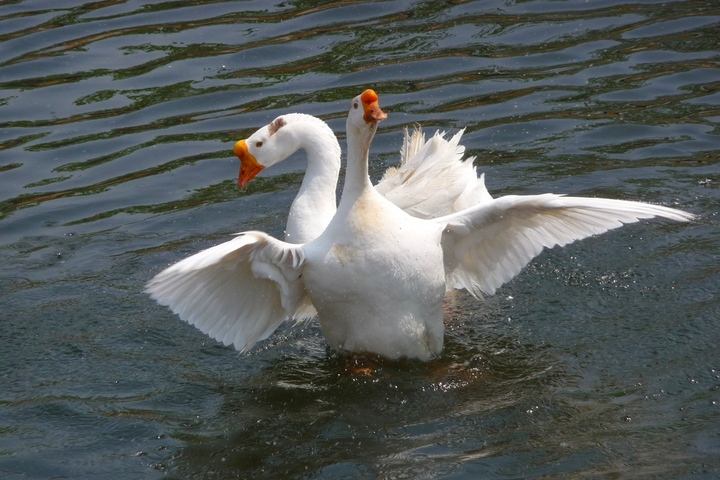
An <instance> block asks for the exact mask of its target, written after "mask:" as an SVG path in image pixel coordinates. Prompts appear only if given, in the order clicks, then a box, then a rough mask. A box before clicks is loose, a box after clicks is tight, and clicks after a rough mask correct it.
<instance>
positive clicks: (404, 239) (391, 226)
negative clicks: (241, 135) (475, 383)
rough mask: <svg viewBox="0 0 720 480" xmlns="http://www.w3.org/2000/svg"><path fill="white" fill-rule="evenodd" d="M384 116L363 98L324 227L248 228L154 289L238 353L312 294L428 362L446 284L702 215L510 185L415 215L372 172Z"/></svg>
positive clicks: (473, 284) (329, 334)
mask: <svg viewBox="0 0 720 480" xmlns="http://www.w3.org/2000/svg"><path fill="white" fill-rule="evenodd" d="M383 118H384V113H383V112H382V111H381V110H380V107H379V104H378V100H377V95H376V94H375V93H374V92H373V91H371V90H367V91H365V92H363V94H362V95H360V96H358V97H356V98H354V99H353V101H352V103H351V108H350V112H349V113H348V119H347V142H348V165H347V172H346V176H345V184H344V188H343V193H342V197H341V199H340V204H339V206H338V208H337V211H336V213H335V215H334V216H333V217H332V219H331V220H330V221H329V223H328V224H327V227H326V228H325V229H324V230H323V232H322V233H320V234H319V236H317V237H316V238H314V239H312V240H311V241H309V242H307V243H304V244H292V243H288V242H283V241H280V240H277V239H274V238H272V237H270V236H268V235H266V234H264V233H262V232H244V233H241V234H239V235H238V236H237V237H236V238H234V239H232V240H230V241H228V242H225V243H222V244H220V245H217V246H215V247H211V248H209V249H207V250H204V251H202V252H199V253H197V254H195V255H193V256H191V257H189V258H186V259H184V260H182V261H180V262H178V263H176V264H175V265H172V266H170V267H168V268H167V269H165V270H163V271H162V272H160V273H159V274H157V275H156V276H155V277H154V278H153V279H152V280H151V281H150V282H149V283H148V286H147V291H148V292H149V293H150V295H151V296H152V297H153V298H154V299H155V300H157V301H158V302H159V303H161V304H163V305H167V306H169V307H170V308H171V309H172V310H173V311H174V312H175V313H177V314H178V315H179V316H180V317H181V318H182V319H183V320H185V321H187V322H189V323H191V324H193V325H195V326H196V327H198V328H199V329H200V330H201V331H202V332H204V333H206V334H208V335H209V336H211V337H212V338H214V339H216V340H218V341H221V342H223V343H224V344H226V345H230V344H232V345H234V346H235V348H237V349H238V350H240V351H244V350H247V349H249V348H251V347H252V346H253V345H254V344H255V343H256V342H257V341H259V340H262V339H264V338H267V337H268V336H269V335H270V334H272V332H273V331H274V330H275V329H276V328H277V327H278V325H280V323H282V322H283V321H285V320H289V319H302V318H306V317H307V316H309V315H311V314H312V309H311V308H309V305H312V304H314V305H315V307H316V308H317V313H318V317H319V321H320V325H321V328H322V331H323V334H324V335H325V337H326V338H327V340H328V343H329V344H330V345H331V346H332V347H333V348H336V349H338V350H342V351H349V352H371V353H377V354H380V355H383V356H385V357H388V358H399V357H407V358H417V359H421V360H427V359H429V358H431V357H433V356H435V355H437V354H439V353H440V352H441V350H442V344H443V332H444V327H443V319H442V309H441V306H442V300H443V296H444V293H445V291H446V289H447V288H448V287H458V288H465V289H466V290H468V291H469V292H470V293H471V294H473V295H475V296H480V295H482V294H493V293H495V291H496V289H497V288H499V287H500V286H501V285H502V284H503V283H505V282H507V281H509V280H510V279H511V278H513V277H514V276H515V275H517V274H518V273H519V272H520V270H521V269H522V268H523V267H524V266H525V265H527V263H528V262H529V261H530V260H531V259H532V258H534V257H535V256H537V255H538V254H539V253H540V252H541V251H542V250H543V248H552V247H553V246H556V245H560V246H562V245H566V244H568V243H570V242H573V241H575V240H579V239H581V238H585V237H588V236H591V235H595V234H599V233H602V232H605V231H608V230H611V229H614V228H618V227H620V226H622V225H623V224H626V223H633V222H636V221H638V220H640V219H643V218H652V217H656V216H657V217H664V218H668V219H671V220H675V221H688V220H690V219H692V218H693V215H691V214H689V213H686V212H683V211H681V210H676V209H672V208H668V207H662V206H656V205H648V204H644V203H639V202H630V201H622V200H610V199H602V198H582V197H564V196H561V195H555V194H543V195H523V196H513V195H509V196H504V197H500V198H497V199H491V200H489V201H485V202H480V203H478V204H476V205H474V206H471V207H469V208H466V209H462V210H460V211H455V212H452V213H449V214H447V215H444V216H442V217H439V218H434V219H421V218H417V217H414V216H412V215H410V214H408V213H407V212H406V211H405V210H403V209H401V208H399V207H398V206H397V205H396V204H394V203H393V202H391V201H390V200H388V198H387V197H386V196H384V195H382V194H381V193H379V192H378V191H377V189H376V188H375V187H373V185H372V184H371V183H370V180H369V177H368V175H367V172H368V169H367V168H368V164H367V161H368V151H369V147H370V143H371V141H372V138H373V136H374V134H375V130H376V128H377V123H378V121H380V120H382V119H383ZM258 141H260V140H258ZM241 148H247V145H245V146H244V147H242V146H241ZM243 168H250V169H252V168H256V167H253V166H252V165H250V166H247V165H244V166H243ZM241 176H242V174H241Z"/></svg>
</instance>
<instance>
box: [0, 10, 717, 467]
mask: <svg viewBox="0 0 720 480" xmlns="http://www.w3.org/2000/svg"><path fill="white" fill-rule="evenodd" d="M719 26H720V5H719V4H718V3H717V2H715V1H710V0H708V1H687V2H672V1H662V2H659V1H658V2H655V1H633V0H607V1H586V2H558V1H527V2H512V1H505V0H503V1H482V2H416V3H413V2H407V1H387V2H376V3H359V2H352V1H349V2H311V1H295V2H293V1H285V2H279V3H275V4H271V3H270V2H265V1H248V2H220V1H215V2H163V1H151V0H129V1H121V0H111V1H105V2H88V3H84V4H83V3H82V2H79V1H77V0H75V1H62V0H55V1H49V0H45V1H41V0H37V1H9V2H4V3H3V5H2V6H0V41H1V43H0V149H1V154H0V306H1V308H0V312H1V313H0V322H1V323H0V476H2V478H5V479H25V478H49V477H52V478H72V479H81V478H115V479H123V478H128V479H136V478H160V477H166V478H177V479H181V478H218V479H227V478H312V479H326V478H327V479H329V478H448V479H475V478H537V477H543V478H567V477H573V478H585V477H591V478H597V477H602V478H617V477H621V478H623V477H641V478H645V477H649V478H658V477H660V478H716V477H717V476H718V475H720V354H718V351H719V350H718V345H719V344H720V328H718V317H719V314H720V300H718V298H720V296H719V295H718V294H720V287H719V286H720V268H719V267H718V265H719V262H718V259H719V257H718V251H720V250H719V247H720V235H719V234H718V232H719V231H720V230H718V211H719V210H720V190H718V185H720V170H719V169H718V166H717V163H718V160H720V136H719V135H718V124H719V122H720V62H719V60H720V35H718V31H719V30H718V27H719ZM369 86H371V87H374V88H376V89H377V90H378V92H379V93H380V95H381V101H382V105H383V108H385V109H386V111H387V112H388V113H389V114H390V118H389V119H388V121H386V122H384V123H383V124H382V126H381V130H380V133H379V135H378V136H377V138H376V141H375V144H374V147H373V154H372V157H371V161H372V166H371V171H372V175H373V177H374V178H378V177H379V176H380V175H381V173H382V172H383V171H384V169H385V168H386V167H387V166H389V165H392V164H394V162H396V161H397V154H396V152H397V150H398V149H399V146H400V142H401V131H402V128H403V127H404V126H406V125H411V124H413V123H415V122H419V123H421V124H422V125H423V126H424V127H425V128H426V129H427V131H432V130H434V129H436V128H442V129H449V130H452V131H454V130H456V129H458V128H461V127H467V133H466V135H465V137H464V144H465V145H466V146H467V147H468V150H469V152H470V153H471V154H474V155H477V156H478V158H479V160H478V162H477V165H478V167H479V170H481V171H484V172H485V173H486V175H487V183H488V187H489V189H490V191H491V192H493V193H494V194H496V195H500V194H505V193H519V194H530V193H542V192H548V191H552V192H558V193H572V194H577V195H588V196H607V197H613V198H623V199H637V200H643V201H648V202H654V203H660V204H663V205H669V206H677V207H679V208H683V209H686V210H689V211H691V212H694V213H696V214H698V215H699V216H700V218H699V220H698V221H697V222H695V223H693V224H691V225H678V224H671V223H668V222H659V221H652V222H644V223H642V224H640V225H633V226H630V227H626V228H623V229H621V230H619V231H615V232H611V233H610V234H606V235H604V236H601V237H598V238H592V239H589V240H586V241H583V242H580V243H578V244H574V245H571V246H569V247H567V248H563V249H555V250H552V251H549V252H545V253H543V254H542V255H541V256H540V257H539V258H538V259H536V260H535V261H534V262H533V263H532V264H531V265H530V266H529V267H528V268H527V269H526V270H525V271H523V273H522V274H521V275H520V276H519V277H518V278H516V279H515V280H514V281H513V282H511V283H510V284H508V285H507V286H505V287H503V288H502V289H501V290H500V291H499V292H498V294H497V295H495V296H493V297H490V298H487V299H486V301H484V302H477V301H475V300H473V299H471V298H469V297H468V296H467V295H464V294H459V295H457V297H456V299H455V303H454V304H453V305H452V306H449V307H448V312H447V315H446V322H447V324H448V330H447V335H446V349H445V351H444V353H443V355H442V356H441V357H440V358H439V359H437V360H435V361H432V362H430V363H428V364H421V363H416V362H401V363H388V364H381V365H378V366H377V367H376V370H375V372H374V374H373V375H371V376H367V377H365V376H360V375H353V374H351V373H349V371H348V370H349V367H350V365H348V360H346V359H343V358H338V357H337V356H335V355H334V354H333V353H332V352H329V351H327V349H326V346H325V343H324V341H323V339H322V336H321V335H320V332H319V329H318V327H317V325H316V324H315V323H311V324H309V325H306V326H304V327H298V328H284V329H282V330H281V331H280V332H279V333H278V334H276V335H275V336H274V337H272V338H271V339H270V340H269V341H268V342H266V343H264V344H263V345H261V346H260V347H258V348H257V349H256V350H254V351H253V352H251V353H250V354H247V355H239V354H237V353H236V352H234V351H233V350H231V349H228V348H224V347H221V346H219V345H217V344H216V343H214V342H213V341H211V340H209V339H208V338H206V337H204V336H203V335H202V334H200V333H199V332H197V331H196V330H194V329H193V328H192V327H190V326H188V325H186V324H184V323H183V322H181V321H179V320H178V319H177V318H176V317H175V316H173V315H172V314H171V313H170V312H169V311H167V310H166V309H164V308H162V307H159V306H157V305H155V304H154V303H153V302H152V301H151V300H150V299H149V298H148V297H147V296H146V295H144V294H143V293H142V288H143V284H144V283H145V282H146V281H147V280H148V279H149V278H151V277H152V275H153V274H155V273H157V272H158V271H159V270H160V269H162V268H163V267H164V266H166V265H168V264H169V263H172V262H174V261H177V260H179V259H181V258H183V257H184V256H186V255H188V254H190V253H193V252H195V251H197V250H199V249H201V248H204V247H207V246H210V245H213V244H216V243H218V242H220V241H223V240H225V239H227V238H228V235H229V234H230V233H232V232H236V231H239V230H248V229H259V230H265V231H267V232H269V233H272V234H274V235H281V234H282V228H283V225H284V222H285V216H286V213H287V211H288V206H289V204H290V202H291V201H292V198H293V197H294V195H295V193H296V191H297V189H298V186H299V183H300V181H301V178H302V174H301V172H302V168H303V162H304V159H303V158H302V156H300V155H298V156H297V157H295V158H293V159H292V160H291V161H290V162H286V163H285V164H284V165H283V166H282V167H281V168H275V169H269V170H268V171H266V172H263V173H264V175H263V177H262V178H260V179H259V180H258V181H256V182H255V183H254V184H252V186H251V188H249V189H248V190H247V191H244V192H242V191H239V190H237V189H236V187H235V186H234V179H235V177H236V175H237V169H238V165H237V160H235V159H234V158H233V157H232V156H231V155H230V150H231V148H232V143H233V142H234V141H235V140H237V139H238V138H242V137H244V136H247V135H248V134H249V133H250V132H252V131H253V130H255V129H256V128H258V127H260V126H262V125H264V124H266V123H267V122H268V121H270V120H271V119H273V118H274V117H275V116H276V115H278V114H281V113H287V112H291V111H299V112H306V113H311V114H315V115H319V116H321V117H323V118H325V119H326V120H327V121H328V122H329V123H330V124H331V126H332V128H333V129H334V130H335V131H336V132H338V133H339V134H340V135H341V136H342V135H343V129H344V117H345V113H346V111H347V108H348V100H349V99H350V98H351V97H353V96H354V95H356V94H357V93H359V92H360V91H362V89H364V88H366V87H369Z"/></svg>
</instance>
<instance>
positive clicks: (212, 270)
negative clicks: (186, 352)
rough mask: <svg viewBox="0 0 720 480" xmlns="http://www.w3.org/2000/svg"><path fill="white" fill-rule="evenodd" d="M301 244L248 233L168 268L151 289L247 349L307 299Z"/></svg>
mask: <svg viewBox="0 0 720 480" xmlns="http://www.w3.org/2000/svg"><path fill="white" fill-rule="evenodd" d="M303 262H304V256H303V251H302V246H301V245H292V244H288V243H285V242H281V241H279V240H276V239H274V238H272V237H270V236H268V235H266V234H264V233H262V232H245V233H242V234H239V235H238V236H237V237H235V238H233V239H232V240H230V241H227V242H224V243H221V244H220V245H216V246H214V247H211V248H208V249H206V250H203V251H201V252H199V253H196V254H195V255H192V256H190V257H188V258H186V259H184V260H181V261H180V262H178V263H176V264H174V265H172V266H170V267H168V268H166V269H165V270H163V271H162V272H160V273H159V274H157V275H156V276H155V277H154V278H153V279H152V280H150V282H148V284H147V286H146V291H147V292H148V293H149V294H150V296H151V297H152V298H154V299H155V300H156V301H157V302H158V303H160V304H161V305H165V306H167V307H169V308H170V309H171V310H172V311H173V312H175V313H176V314H177V315H178V316H179V317H180V318H181V319H183V320H184V321H186V322H188V323H190V324H191V325H194V326H195V327H197V328H198V329H199V330H200V331H202V332H203V333H205V334H207V335H208V336H210V337H212V338H214V339H215V340H217V341H219V342H222V343H223V344H224V345H230V344H232V345H234V346H235V348H236V349H238V350H240V351H245V350H248V349H249V348H251V347H252V346H253V345H254V344H255V343H256V342H258V341H260V340H263V339H265V338H267V337H268V336H269V335H270V334H272V332H273V331H275V329H276V328H277V327H278V326H279V325H280V324H281V323H282V322H283V321H284V320H287V319H289V318H291V317H293V316H294V314H295V311H296V309H298V307H299V306H301V305H302V304H303V302H305V301H306V299H305V298H304V297H305V290H304V286H303V283H302V280H301V279H300V276H301V271H302V265H303Z"/></svg>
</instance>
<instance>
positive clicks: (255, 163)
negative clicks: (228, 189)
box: [233, 115, 301, 187]
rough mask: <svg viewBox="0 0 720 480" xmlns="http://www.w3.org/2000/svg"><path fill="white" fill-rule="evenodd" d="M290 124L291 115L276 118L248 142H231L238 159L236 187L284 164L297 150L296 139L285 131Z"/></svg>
mask: <svg viewBox="0 0 720 480" xmlns="http://www.w3.org/2000/svg"><path fill="white" fill-rule="evenodd" d="M285 117H288V118H285ZM290 120H292V117H291V115H285V116H280V117H277V118H276V119H275V120H273V121H272V122H270V123H269V124H268V125H265V126H264V127H262V128H261V129H259V130H257V131H256V132H255V133H253V134H252V135H250V136H249V137H248V138H246V139H244V140H239V141H237V142H235V146H234V147H233V153H235V155H236V156H237V157H238V158H239V159H240V174H239V176H238V185H239V186H240V187H245V186H246V185H247V184H248V183H249V182H250V180H252V179H253V178H255V176H256V175H257V174H258V173H260V172H261V171H262V170H263V169H265V168H266V167H270V166H272V165H275V164H276V163H279V162H281V161H283V160H285V159H286V158H287V157H289V156H290V155H292V154H293V153H295V151H297V150H298V149H299V148H300V146H301V144H300V139H299V138H298V137H297V135H295V134H294V133H293V131H292V129H291V128H287V127H286V125H287V124H288V121H290ZM283 127H285V128H283Z"/></svg>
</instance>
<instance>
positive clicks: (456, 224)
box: [437, 193, 694, 296]
mask: <svg viewBox="0 0 720 480" xmlns="http://www.w3.org/2000/svg"><path fill="white" fill-rule="evenodd" d="M652 217H663V218H668V219H671V220H676V221H681V222H683V221H689V220H691V219H693V218H694V216H693V215H692V214H690V213H687V212H683V211H682V210H676V209H673V208H668V207H662V206H658V205H649V204H646V203H640V202H630V201H624V200H609V199H605V198H582V197H564V196H560V195H554V194H551V193H548V194H544V195H524V196H516V195H509V196H505V197H500V198H497V199H495V200H493V201H491V202H489V203H486V204H481V205H479V206H476V207H472V208H469V209H466V210H463V211H461V212H458V213H456V214H452V215H448V216H446V217H443V218H439V219H437V221H438V222H442V223H445V224H446V227H445V231H444V233H443V239H442V242H443V252H444V258H445V273H446V277H447V284H448V285H450V286H453V287H455V288H465V289H467V290H468V291H469V292H470V293H472V294H473V295H475V296H480V295H481V294H483V293H485V294H489V295H492V294H493V293H495V290H497V288H498V287H500V286H501V285H502V284H504V283H505V282H507V281H509V280H510V279H512V278H513V277H514V276H515V275H517V274H518V273H519V272H520V270H522V268H523V267H525V265H527V264H528V263H529V262H530V260H531V259H533V258H534V257H535V256H537V255H538V254H539V253H540V252H541V251H542V249H543V248H546V247H547V248H551V247H554V246H555V245H560V246H562V245H567V244H568V243H571V242H574V241H575V240H580V239H582V238H585V237H589V236H591V235H596V234H599V233H603V232H606V231H608V230H612V229H614V228H618V227H620V226H622V225H623V224H626V223H634V222H637V221H638V220H640V219H642V218H652Z"/></svg>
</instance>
